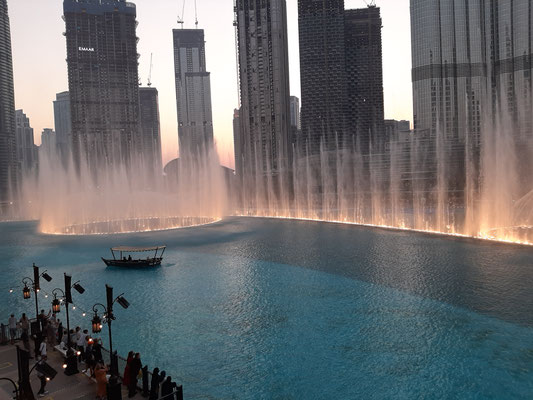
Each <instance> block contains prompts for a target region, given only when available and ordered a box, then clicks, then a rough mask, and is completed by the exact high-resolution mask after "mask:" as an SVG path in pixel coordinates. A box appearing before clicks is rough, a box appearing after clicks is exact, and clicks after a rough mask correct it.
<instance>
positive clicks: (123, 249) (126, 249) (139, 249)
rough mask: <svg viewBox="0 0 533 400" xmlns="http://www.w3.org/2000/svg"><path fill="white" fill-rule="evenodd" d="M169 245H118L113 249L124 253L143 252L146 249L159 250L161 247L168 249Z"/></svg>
mask: <svg viewBox="0 0 533 400" xmlns="http://www.w3.org/2000/svg"><path fill="white" fill-rule="evenodd" d="M166 247H167V246H153V247H128V246H118V247H112V248H111V251H121V252H124V253H141V252H144V251H157V250H161V249H166Z"/></svg>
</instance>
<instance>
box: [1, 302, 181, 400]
mask: <svg viewBox="0 0 533 400" xmlns="http://www.w3.org/2000/svg"><path fill="white" fill-rule="evenodd" d="M38 322H39V325H40V326H39V327H40V332H37V333H36V334H35V335H33V336H32V338H33V340H34V342H35V349H34V350H35V357H36V359H37V362H38V363H40V364H42V363H44V362H45V361H46V359H47V349H48V348H50V349H51V350H52V351H55V350H56V346H57V345H58V344H59V348H61V349H65V350H66V349H67V347H68V339H69V337H70V345H71V348H74V349H76V350H77V357H78V361H79V362H80V363H82V364H84V365H85V369H84V370H82V372H84V373H87V374H88V375H89V376H90V377H91V378H93V379H94V380H95V381H96V399H97V400H105V399H108V398H109V399H112V395H111V393H108V392H109V387H110V385H109V383H113V384H114V383H116V382H108V379H107V376H108V372H109V369H110V368H109V366H107V365H106V364H105V362H104V359H103V356H102V341H101V339H95V338H92V337H91V336H90V335H89V332H88V330H87V329H84V330H82V329H81V328H80V327H79V326H78V327H76V328H75V329H71V330H70V332H67V330H66V329H65V328H64V327H63V324H62V322H61V321H60V320H59V319H58V318H57V316H56V314H55V313H52V312H51V311H49V312H48V314H46V313H45V311H44V310H41V313H40V314H39V315H38ZM8 327H9V335H10V339H11V344H14V342H15V339H16V338H17V337H18V333H19V331H20V332H21V333H20V337H19V338H20V340H21V341H22V343H23V346H24V348H25V349H26V350H27V351H28V352H29V353H30V354H31V349H30V328H31V324H30V320H29V319H28V317H27V316H26V314H22V317H21V318H20V319H19V320H17V319H16V318H15V316H14V315H13V314H11V316H10V318H9V321H8ZM48 346H49V347H48ZM30 358H33V357H30ZM147 370H148V367H146V366H145V367H144V368H143V367H142V362H141V355H140V354H139V353H134V352H133V351H130V352H129V354H128V357H127V360H126V366H125V368H124V373H123V375H122V385H123V386H126V387H127V388H128V397H129V398H131V397H134V396H135V394H136V393H137V391H138V390H139V387H142V390H141V392H142V395H143V396H144V397H148V398H149V400H158V399H162V400H174V399H179V397H178V394H177V384H176V383H175V382H172V378H171V377H170V376H166V372H165V371H161V372H160V371H159V368H155V369H154V370H153V372H152V378H151V382H148V373H147V372H148V371H147ZM37 375H38V377H39V380H40V382H41V386H40V388H39V391H38V393H37V394H38V396H39V397H44V396H45V395H46V394H47V393H48V391H46V383H47V379H46V377H45V375H44V374H43V373H41V372H39V369H37ZM141 378H142V384H139V379H141ZM111 379H116V378H115V377H111V378H110V381H111ZM112 386H115V385H112Z"/></svg>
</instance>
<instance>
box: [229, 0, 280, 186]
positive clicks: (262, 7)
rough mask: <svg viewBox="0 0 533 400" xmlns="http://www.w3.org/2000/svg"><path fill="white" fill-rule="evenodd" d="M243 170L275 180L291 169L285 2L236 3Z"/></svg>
mask: <svg viewBox="0 0 533 400" xmlns="http://www.w3.org/2000/svg"><path fill="white" fill-rule="evenodd" d="M235 14H236V15H235V23H236V26H237V39H238V58H239V78H240V99H241V108H240V112H239V117H240V118H239V119H240V123H241V130H242V138H243V142H242V143H241V148H242V161H243V165H242V168H243V171H244V172H245V174H248V175H249V176H279V175H280V174H283V173H284V172H285V171H287V168H288V165H290V158H291V153H290V147H289V140H290V110H289V97H290V92H289V57H288V44H287V9H286V3H285V0H237V1H236V4H235Z"/></svg>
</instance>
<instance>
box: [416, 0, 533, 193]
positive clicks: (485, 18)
mask: <svg viewBox="0 0 533 400" xmlns="http://www.w3.org/2000/svg"><path fill="white" fill-rule="evenodd" d="M532 12H533V11H532V4H531V1H529V0H514V1H511V0H501V1H495V0H490V1H483V2H481V1H475V2H470V3H468V2H457V1H453V0H411V34H412V41H411V43H412V44H411V45H412V61H413V70H412V80H413V109H414V127H415V130H416V131H419V132H423V131H427V132H429V134H430V136H431V137H433V138H434V143H435V144H434V147H435V148H437V147H438V148H439V154H441V155H442V156H443V157H445V158H446V163H445V164H446V165H447V166H449V168H448V171H447V175H448V177H449V179H450V180H451V182H450V187H452V188H453V186H455V188H456V189H459V190H462V188H463V186H464V180H465V174H466V170H465V166H464V162H465V159H466V158H470V157H471V158H473V159H474V160H475V164H478V163H479V156H480V139H481V136H482V134H483V131H486V132H488V131H489V130H490V129H492V128H490V125H492V124H494V122H498V123H502V124H503V125H505V128H502V127H500V128H497V129H500V130H505V135H507V136H508V137H509V138H512V140H513V141H515V142H516V144H517V145H518V146H517V147H518V149H519V151H518V154H520V153H521V151H522V150H524V149H526V148H527V147H529V148H530V149H531V146H532V143H533V141H532V140H531V139H532V135H533V129H532V128H533V119H532V113H531V107H532V97H533V92H532V90H533V89H532V88H533V85H532V84H533V82H532V72H533V71H532V66H533V63H532V57H533V54H532V47H531V44H532V42H533V34H532V32H533V22H532V21H533V20H532V15H533V14H532ZM501 133H502V134H503V133H504V132H501ZM437 138H438V139H437ZM503 150H504V149H499V150H498V151H500V152H501V151H503ZM528 158H529V157H523V158H522V159H521V160H520V161H521V162H522V163H524V164H523V165H522V170H531V169H532V168H533V165H531V161H530V160H528ZM526 166H528V167H526Z"/></svg>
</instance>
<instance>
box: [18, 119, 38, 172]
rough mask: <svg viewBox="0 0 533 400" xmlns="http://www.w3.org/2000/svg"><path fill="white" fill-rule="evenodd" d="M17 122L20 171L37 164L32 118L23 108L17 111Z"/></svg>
mask: <svg viewBox="0 0 533 400" xmlns="http://www.w3.org/2000/svg"><path fill="white" fill-rule="evenodd" d="M15 123H16V126H17V134H16V138H17V139H16V143H17V163H18V168H19V171H20V172H22V171H29V170H31V169H32V168H33V167H34V166H35V162H36V160H35V151H34V145H35V143H34V138H33V128H32V127H31V126H30V119H29V118H28V117H27V116H26V114H24V111H22V110H16V111H15Z"/></svg>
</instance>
